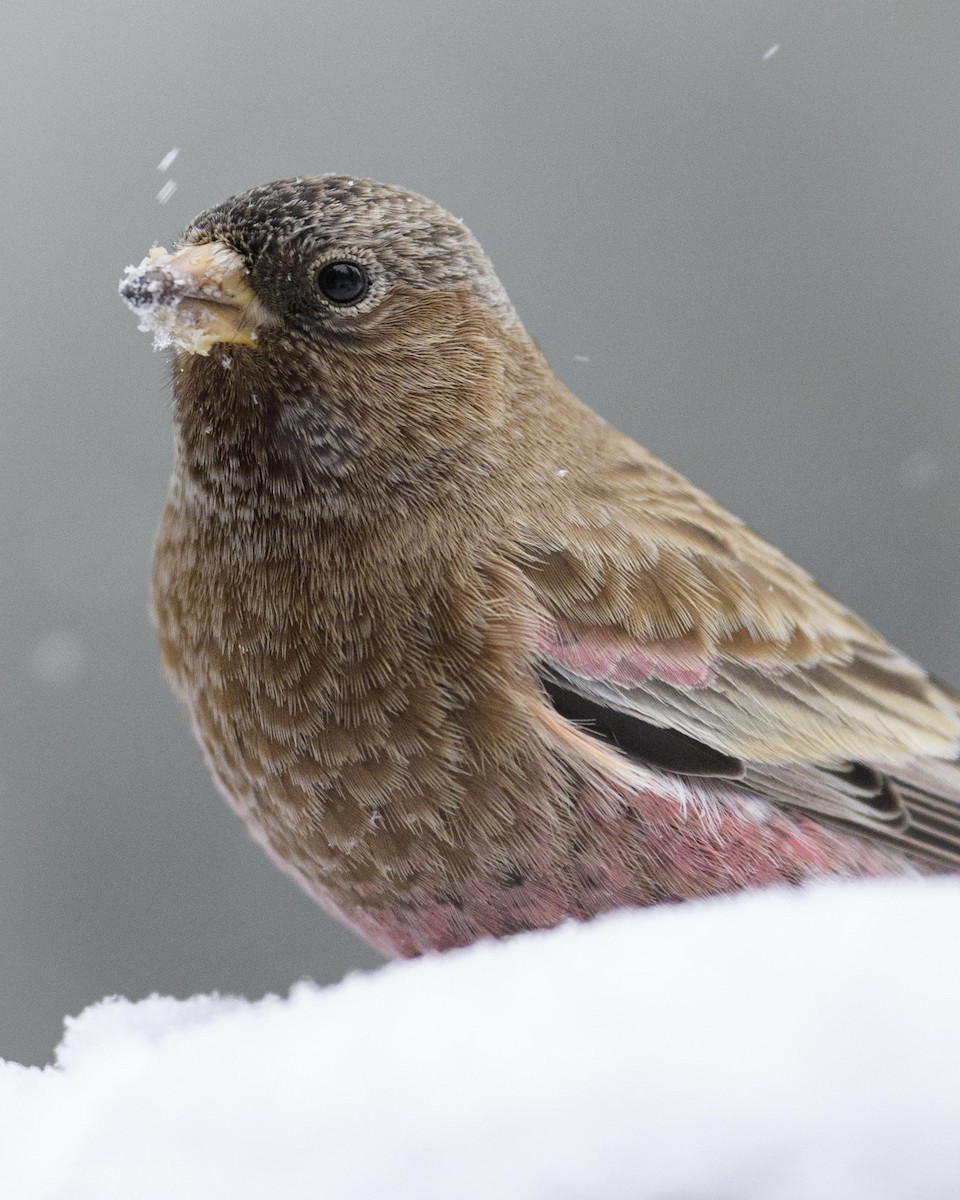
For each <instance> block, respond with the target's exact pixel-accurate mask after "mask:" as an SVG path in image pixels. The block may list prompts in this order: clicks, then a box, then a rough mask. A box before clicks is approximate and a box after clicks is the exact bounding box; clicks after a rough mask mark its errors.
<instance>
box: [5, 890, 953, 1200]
mask: <svg viewBox="0 0 960 1200" xmlns="http://www.w3.org/2000/svg"><path fill="white" fill-rule="evenodd" d="M958 964H960V881H956V880H934V881H921V882H911V883H903V882H900V883H896V884H891V883H885V884H884V883H876V884H866V885H864V884H857V885H853V884H850V885H836V884H834V885H824V886H821V887H817V888H813V889H809V890H806V891H802V892H767V893H762V894H755V895H751V896H743V897H738V898H734V899H729V900H720V901H712V902H707V903H702V904H697V905H687V906H682V907H677V908H662V909H657V910H653V911H650V912H645V913H631V914H618V915H616V916H613V917H608V918H606V919H603V920H601V921H597V922H595V923H594V924H592V925H590V926H573V925H570V926H567V927H565V928H563V929H560V930H556V931H554V932H552V933H544V934H532V935H527V936H524V937H519V938H515V939H513V940H511V941H509V942H503V943H499V944H487V945H482V946H478V947H475V948H473V949H471V950H468V951H463V952H460V953H456V954H449V955H446V956H444V957H440V958H430V959H423V960H420V961H417V962H412V963H406V964H398V965H394V966H390V967H387V968H385V969H383V970H381V971H379V972H378V973H376V974H374V975H370V976H362V977H353V978H350V979H348V980H346V981H345V982H344V983H342V984H341V985H339V986H337V987H332V988H327V989H325V990H320V989H317V988H316V987H313V986H310V985H302V986H300V987H298V988H296V989H294V991H293V993H292V994H291V996H290V997H289V999H277V998H274V997H269V998H267V999H265V1000H262V1001H260V1002H258V1003H254V1004H251V1003H247V1002H246V1001H242V1000H236V999H218V998H216V997H197V998H195V999H193V1000H188V1001H185V1002H178V1001H174V1000H169V999H160V998H152V999H150V1000H146V1001H143V1002H141V1003H138V1004H131V1003H129V1002H128V1001H126V1000H107V1001H104V1002H103V1003H101V1004H99V1005H97V1006H95V1007H94V1008H91V1009H89V1010H88V1011H87V1012H85V1013H84V1014H83V1015H82V1016H80V1017H79V1018H77V1019H75V1020H71V1021H69V1022H68V1026H67V1032H66V1036H65V1038H64V1041H63V1043H62V1045H61V1047H60V1049H59V1052H58V1064H57V1066H56V1067H51V1068H48V1069H46V1070H42V1071H41V1070H37V1069H28V1068H24V1067H21V1066H18V1065H16V1064H5V1065H3V1066H2V1067H0V1194H2V1195H3V1196H10V1197H16V1200H41V1198H42V1200H60V1198H63V1200H130V1198H131V1197H137V1200H153V1198H154V1197H164V1200H171V1198H174V1197H175V1198H177V1200H192V1198H193V1197H197V1198H200V1197H203V1198H204V1200H220V1198H223V1200H228V1198H229V1200H247V1198H251V1200H253V1198H255V1200H268V1198H269V1200H287V1198H290V1200H293V1198H294V1197H296V1200H303V1198H304V1197H308V1196H309V1197H321V1198H324V1200H327V1198H329V1200H361V1198H362V1200H460V1198H466V1200H475V1198H476V1200H480V1198H481V1197H482V1198H483V1200H533V1198H537V1200H547V1198H549V1200H614V1198H616V1200H621V1198H622V1200H641V1198H644V1197H656V1198H658V1200H667V1198H675V1200H676V1198H680V1197H683V1198H684V1200H688V1198H707V1197H709V1198H710V1200H722V1198H733V1197H736V1198H738V1200H754V1198H758V1197H764V1198H776V1200H798V1198H800V1197H804V1198H807V1197H809V1198H811V1200H814V1198H816V1200H832V1198H833V1197H841V1196H842V1197H843V1198H844V1200H859V1198H861V1197H862V1198H863V1200H885V1198H887V1197H890V1198H891V1200H892V1198H897V1200H902V1198H903V1197H907V1196H909V1197H911V1198H926V1197H930V1198H933V1197H937V1198H941V1197H943V1198H945V1197H950V1198H955V1197H957V1196H960V1133H958V1131H960V965H958Z"/></svg>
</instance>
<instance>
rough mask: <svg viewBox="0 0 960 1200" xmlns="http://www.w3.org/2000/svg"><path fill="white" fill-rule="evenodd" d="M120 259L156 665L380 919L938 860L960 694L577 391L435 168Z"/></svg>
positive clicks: (241, 784)
mask: <svg viewBox="0 0 960 1200" xmlns="http://www.w3.org/2000/svg"><path fill="white" fill-rule="evenodd" d="M330 264H337V270H340V268H341V267H342V265H343V264H347V265H348V266H349V267H351V269H354V268H355V269H356V270H358V271H359V272H360V274H359V275H357V276H355V277H356V278H358V279H359V278H361V277H363V278H364V279H365V280H366V285H367V286H366V290H365V291H363V292H362V294H359V298H358V299H357V300H356V301H355V302H352V301H351V302H349V303H347V304H343V303H341V302H337V303H334V302H332V301H330V300H329V299H325V297H324V295H322V294H321V293H320V291H319V290H318V280H319V279H320V275H319V274H318V272H319V271H321V270H322V269H323V268H324V267H329V266H330ZM352 278H354V276H351V274H350V272H347V273H346V274H344V273H343V272H342V271H341V276H340V277H339V286H341V287H343V286H344V285H345V284H346V285H349V283H350V280H351V279H352ZM121 290H122V291H123V293H124V295H125V297H126V298H127V299H128V301H129V302H130V303H131V305H132V306H133V307H135V308H136V309H137V310H138V312H139V313H140V315H141V317H142V325H143V326H146V327H152V328H154V329H155V331H158V333H159V334H160V335H161V339H160V340H164V341H171V340H172V341H173V342H174V343H175V344H176V345H177V346H178V349H177V353H176V358H175V364H174V396H175V415H176V427H177V435H176V444H177V464H176V469H175V472H174V476H173V481H172V484H171V491H170V498H169V502H168V505H167V509H166V512H165V514H164V518H163V523H162V526H161V530H160V535H159V538H158V542H157V550H156V561H155V570H154V588H153V598H154V609H155V613H156V620H157V625H158V630H159V636H160V644H161V650H162V654H163V659H164V663H165V666H166V668H167V671H168V673H169V675H170V677H171V680H172V682H173V684H174V687H175V689H176V690H177V692H178V694H179V695H180V697H181V699H182V700H183V701H184V702H185V704H186V706H187V708H188V710H189V711H190V713H191V714H192V717H193V720H194V725H195V728H196V731H197V735H198V737H199V739H200V741H201V744H202V745H203V748H204V751H205V753H206V756H207V760H208V762H209V764H210V767H211V769H212V771H213V774H214V776H215V778H216V779H217V780H218V782H219V784H220V786H221V788H222V789H223V791H224V792H225V794H226V795H227V797H228V799H230V801H231V803H232V804H233V805H234V806H235V807H236V808H237V810H238V811H239V812H240V814H241V816H242V817H243V818H244V820H245V821H246V822H247V824H248V826H249V828H250V829H251V830H252V832H253V833H254V835H255V836H256V837H258V838H259V839H260V840H261V841H262V842H263V843H264V845H265V846H266V847H267V849H268V850H269V851H270V852H271V853H272V854H273V856H274V857H275V858H276V859H277V861H278V862H279V863H280V864H281V865H282V866H283V867H284V868H285V869H286V870H288V871H290V872H291V873H292V874H293V875H294V877H295V878H296V879H297V880H298V881H299V882H300V883H301V884H302V885H303V886H304V887H305V888H306V889H307V890H308V891H310V892H311V894H313V895H314V896H316V898H317V899H318V900H320V902H321V903H323V904H324V905H325V906H326V907H327V908H329V909H331V910H332V911H335V912H337V913H338V914H339V915H341V916H342V917H343V918H344V919H345V920H347V921H349V922H350V923H351V924H353V925H354V926H355V927H356V928H358V929H359V930H360V931H361V932H362V933H364V935H365V936H367V937H368V938H369V939H370V940H371V941H372V942H374V943H375V944H376V945H378V946H380V947H381V948H383V949H385V950H386V951H388V952H391V953H399V954H410V953H417V952H419V951H422V950H425V949H433V948H442V947H445V946H450V945H456V944H462V943H465V942H469V941H471V940H474V939H475V938H477V937H480V936H483V935H485V934H495V935H497V934H504V933H509V932H511V931H514V930H517V929H523V928H529V927H536V926H544V925H550V924H554V923H556V922H557V921H559V920H562V919H563V918H564V917H567V916H574V917H578V918H584V917H589V916H592V915H594V914H595V913H597V912H600V911H604V910H606V909H609V908H613V907H618V906H621V905H627V904H649V903H654V902H657V901H661V900H676V899H685V898H688V897H692V896H699V895H707V894H711V893H714V892H723V891H729V890H733V889H736V888H739V887H747V886H755V885H762V884H766V883H775V882H783V881H788V882H799V881H801V880H803V879H807V878H811V877H816V876H820V875H828V874H839V875H860V874H883V873H900V872H909V871H914V870H945V869H955V868H956V867H957V866H958V865H960V769H958V767H957V763H956V758H957V754H958V748H960V699H958V696H957V695H956V694H955V693H954V692H952V691H951V690H949V689H948V688H946V687H944V686H943V685H940V684H938V683H936V682H935V681H933V680H932V679H931V678H930V677H929V676H928V675H927V674H925V673H924V671H923V670H922V669H921V668H920V667H918V666H917V665H916V664H914V663H912V662H910V661H909V660H908V659H906V658H905V657H904V656H903V655H901V654H899V653H898V652H897V651H896V650H894V649H892V648H891V647H890V646H889V645H887V643H886V642H884V641H883V639H882V638H881V637H880V636H879V635H878V634H876V633H875V632H874V631H873V630H871V629H870V628H868V627H867V626H866V625H865V624H864V623H863V622H862V621H860V620H859V619H858V618H857V617H855V616H854V615H853V614H852V613H850V612H849V611H848V610H847V609H845V608H844V607H843V606H842V605H841V604H840V603H839V602H838V601H836V600H835V599H834V598H833V597H831V596H829V595H828V594H826V593H825V592H823V591H822V590H821V589H820V588H818V587H817V586H816V584H814V583H813V581H812V580H811V579H810V578H809V576H808V575H806V574H805V573H804V572H803V571H802V570H800V569H799V568H798V567H797V566H795V565H794V564H793V563H791V562H790V561H789V560H788V559H786V558H785V557H784V556H783V555H782V554H780V553H779V552H778V551H777V550H775V549H774V548H773V547H771V546H769V545H768V544H767V543H766V542H764V541H763V540H762V539H760V538H759V537H757V536H756V535H755V534H753V533H752V532H751V531H750V530H748V529H747V528H746V527H745V526H744V525H743V524H742V523H741V522H740V521H738V520H737V519H736V518H735V517H733V516H731V515H730V514H729V513H727V512H726V511H725V510H724V509H722V508H721V507H720V506H719V505H717V504H715V503H714V502H713V501H712V500H710V499H709V498H708V497H707V496H705V495H704V494H703V493H701V492H699V491H698V490H697V489H696V488H694V487H693V486H692V485H691V484H689V483H688V482H687V481H686V480H685V479H683V478H682V477H681V476H680V475H678V474H677V473H676V472H675V471H673V470H671V469H670V468H669V467H667V466H666V465H664V464H663V463H661V462H659V461H658V460H657V459H656V458H654V457H653V456H652V455H650V454H649V453H648V452H647V451H645V450H643V449H642V448H641V447H640V446H638V445H637V444H636V443H634V442H632V441H631V440H630V439H628V438H626V437H624V436H622V435H621V434H619V433H617V432H616V431H615V430H613V429H612V428H610V427H609V426H608V425H606V424H605V423H604V422H603V421H602V420H601V419H600V418H599V417H598V416H596V414H594V413H593V412H591V411H590V410H589V409H587V408H586V407H584V406H583V405H582V404H581V403H580V402H579V401H578V400H577V399H576V398H575V397H574V396H572V395H571V394H570V392H568V391H567V390H566V388H565V387H564V386H563V385H562V384H561V383H560V382H559V380H557V378H556V377H555V376H554V375H553V373H552V372H551V371H550V368H549V367H548V365H547V363H546V362H545V360H544V359H543V357H542V355H541V353H540V352H539V350H538V349H537V347H536V346H535V345H534V343H533V342H532V340H531V339H530V338H529V336H528V335H527V333H526V332H525V330H524V329H523V327H522V325H521V324H520V321H519V319H518V317H517V315H516V313H515V312H514V310H513V308H512V307H511V305H510V302H509V300H508V298H507V297H506V294H505V293H504V291H503V288H502V286H501V285H500V283H499V281H498V279H497V277H496V275H495V273H494V271H493V268H492V266H491V265H490V263H489V260H488V259H487V258H486V257H485V255H484V254H483V252H482V251H481V249H480V247H479V246H478V244H477V243H476V241H475V240H474V239H473V237H472V236H471V235H470V233H469V232H468V231H467V230H466V228H465V227H464V226H463V225H462V224H461V223H460V222H459V221H456V220H455V219H454V218H452V217H451V216H450V215H449V214H447V213H446V212H444V211H443V210H442V209H441V208H439V207H438V206H436V205H435V204H433V203H432V202H431V201H429V200H426V199H424V198H423V197H420V196H416V195H413V194H412V193H408V192H404V191H402V190H400V189H397V188H390V187H386V186H384V185H381V184H377V183H373V182H370V181H365V180H353V179H348V178H344V177H334V176H328V177H323V178H316V179H302V180H287V181H281V182H279V183H275V184H270V185H267V186H265V187H263V188H257V189H254V190H253V191H251V192H248V193H246V194H244V195H241V196H238V197H235V198H233V199H232V200H229V201H227V202H226V203H225V204H223V205H221V206H219V207H218V208H215V209H212V210H210V211H209V212H208V213H205V214H203V215H201V216H200V217H198V218H197V219H196V220H195V221H194V222H193V224H192V225H191V226H190V227H189V229H188V230H187V232H186V235H185V238H184V242H183V246H182V248H181V249H180V251H178V252H177V254H175V255H174V256H172V257H171V256H167V255H166V254H165V252H162V251H159V250H157V251H153V252H151V255H150V256H149V257H148V259H146V260H144V263H143V264H141V266H140V267H139V268H136V269H132V268H131V269H130V270H129V271H128V273H127V276H126V278H125V280H124V282H123V284H122V287H121Z"/></svg>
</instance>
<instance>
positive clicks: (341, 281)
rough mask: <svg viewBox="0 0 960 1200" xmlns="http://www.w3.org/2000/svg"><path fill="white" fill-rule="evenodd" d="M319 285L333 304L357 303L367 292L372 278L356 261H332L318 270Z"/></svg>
mask: <svg viewBox="0 0 960 1200" xmlns="http://www.w3.org/2000/svg"><path fill="white" fill-rule="evenodd" d="M317 287H318V288H319V289H320V291H321V292H322V293H323V294H324V296H326V298H327V299H328V300H329V301H330V303H331V304H357V303H359V302H360V301H361V300H362V299H363V298H364V296H365V295H366V294H367V290H368V289H369V287H370V280H369V278H368V277H367V273H366V271H365V270H364V269H363V267H358V266H357V264H356V263H351V262H332V263H327V265H326V266H325V267H321V268H320V270H319V271H318V272H317Z"/></svg>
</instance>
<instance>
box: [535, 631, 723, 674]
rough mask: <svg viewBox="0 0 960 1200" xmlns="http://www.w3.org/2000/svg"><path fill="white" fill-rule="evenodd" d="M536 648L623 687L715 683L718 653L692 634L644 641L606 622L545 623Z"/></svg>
mask: <svg viewBox="0 0 960 1200" xmlns="http://www.w3.org/2000/svg"><path fill="white" fill-rule="evenodd" d="M538 634H539V636H538V638H537V650H538V651H539V652H540V653H541V654H542V655H543V656H544V657H545V658H549V659H551V660H552V661H553V662H555V663H556V664H557V666H558V667H562V668H563V669H564V670H565V671H569V672H570V673H571V674H572V675H577V676H579V677H580V678H581V679H602V680H604V681H605V682H607V683H612V684H616V685H617V686H619V687H625V688H630V687H640V686H642V685H643V684H644V683H646V682H647V680H649V679H660V680H662V681H663V682H664V683H669V684H672V685H674V686H675V687H686V688H698V687H706V686H707V685H708V684H710V683H711V682H712V680H713V678H714V674H715V669H714V668H715V663H716V655H715V654H712V653H710V652H708V651H707V650H706V648H705V647H704V646H703V644H702V642H700V641H699V640H698V639H695V638H692V637H682V638H664V639H662V640H660V641H658V642H655V643H647V644H644V643H642V642H636V641H631V640H630V638H629V637H628V635H626V634H624V633H622V632H621V631H618V630H614V629H611V628H610V627H609V626H604V625H574V624H571V623H568V622H562V623H561V622H555V623H547V622H544V623H543V624H542V625H541V626H540V629H539V630H538Z"/></svg>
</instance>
